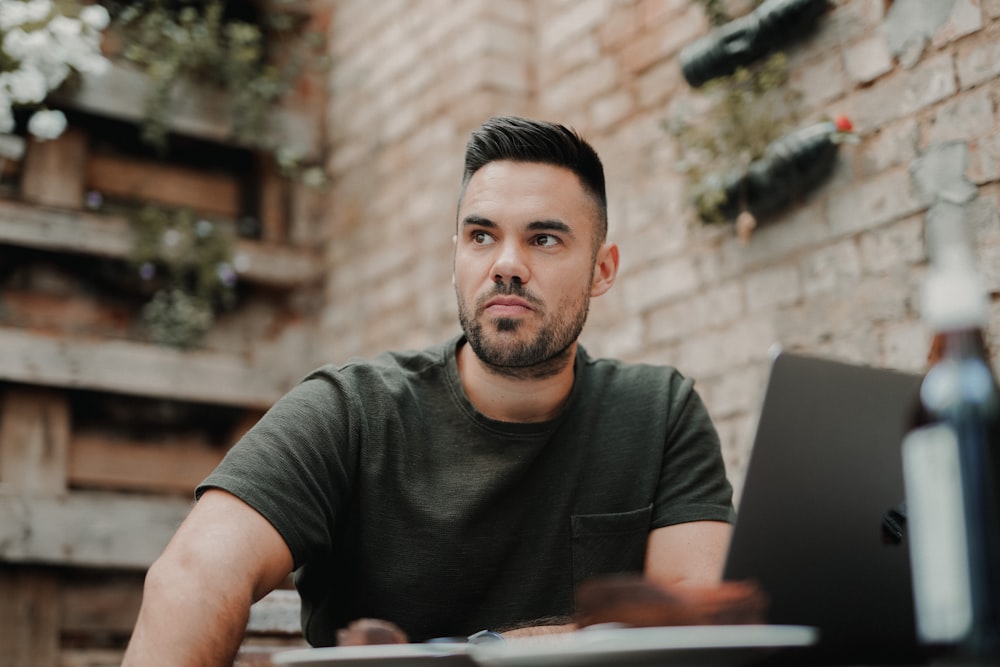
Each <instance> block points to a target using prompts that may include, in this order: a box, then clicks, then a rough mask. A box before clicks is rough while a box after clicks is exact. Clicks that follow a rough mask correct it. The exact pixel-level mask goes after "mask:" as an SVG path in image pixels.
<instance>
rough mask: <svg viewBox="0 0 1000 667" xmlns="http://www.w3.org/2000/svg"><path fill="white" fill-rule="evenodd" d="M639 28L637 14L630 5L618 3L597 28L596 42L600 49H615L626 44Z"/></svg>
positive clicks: (639, 22)
mask: <svg viewBox="0 0 1000 667" xmlns="http://www.w3.org/2000/svg"><path fill="white" fill-rule="evenodd" d="M640 26H641V21H640V20H639V16H638V12H636V11H635V8H634V7H633V6H631V3H618V4H616V5H615V6H614V7H612V9H611V11H610V12H609V14H608V16H607V18H606V19H605V20H604V21H602V22H601V24H600V25H599V26H597V41H598V43H599V44H600V46H601V48H602V49H607V50H613V49H617V48H619V47H621V46H622V45H623V44H625V43H626V42H628V40H630V39H631V38H632V37H633V35H634V34H635V32H636V31H637V30H638V29H639V28H640Z"/></svg>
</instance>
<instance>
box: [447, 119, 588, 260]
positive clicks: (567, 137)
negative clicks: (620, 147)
mask: <svg viewBox="0 0 1000 667" xmlns="http://www.w3.org/2000/svg"><path fill="white" fill-rule="evenodd" d="M498 160H511V161H513V162H540V163H543V164H550V165H553V166H556V167H564V168H566V169H569V170H570V171H572V172H573V173H574V174H576V177H577V178H578V179H580V185H581V186H582V187H583V189H584V191H586V192H587V193H588V194H589V195H590V196H591V197H593V199H594V202H595V203H596V204H597V210H598V228H597V242H598V243H603V242H604V239H605V237H606V236H607V233H608V196H607V193H606V192H605V188H604V166H603V165H602V164H601V158H600V157H598V155H597V151H595V150H594V148H593V147H592V146H591V145H590V144H588V143H587V142H586V141H584V140H583V138H582V137H580V135H579V134H577V133H576V132H575V131H574V130H571V129H569V128H568V127H566V126H564V125H557V124H555V123H547V122H545V121H540V120H528V119H526V118H519V117H517V116H501V117H493V118H490V119H489V120H488V121H486V122H485V123H483V124H482V126H480V127H479V128H478V129H477V130H475V131H473V133H472V136H471V138H470V139H469V142H468V144H466V146H465V173H464V175H463V176H462V192H461V195H464V193H465V188H466V186H467V185H468V184H469V180H470V179H471V178H472V176H473V175H474V174H475V173H476V172H477V171H479V170H480V169H481V168H482V167H484V166H486V165H487V164H489V163H490V162H496V161H498ZM461 195H460V196H459V199H461Z"/></svg>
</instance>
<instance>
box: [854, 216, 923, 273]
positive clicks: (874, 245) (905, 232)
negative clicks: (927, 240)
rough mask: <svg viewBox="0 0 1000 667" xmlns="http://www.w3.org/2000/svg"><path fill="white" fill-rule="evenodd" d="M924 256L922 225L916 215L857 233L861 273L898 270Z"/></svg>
mask: <svg viewBox="0 0 1000 667" xmlns="http://www.w3.org/2000/svg"><path fill="white" fill-rule="evenodd" d="M925 258H926V252H925V250H924V225H923V219H922V218H921V217H920V216H913V217H910V218H906V219H904V220H900V221H899V222H894V223H892V224H890V225H887V226H886V227H882V228H880V229H875V230H873V231H870V232H867V233H865V234H862V236H861V262H862V266H863V267H864V271H865V273H884V272H888V271H892V270H898V269H901V268H904V267H906V266H908V265H910V264H915V263H917V262H921V261H923V260H924V259H925Z"/></svg>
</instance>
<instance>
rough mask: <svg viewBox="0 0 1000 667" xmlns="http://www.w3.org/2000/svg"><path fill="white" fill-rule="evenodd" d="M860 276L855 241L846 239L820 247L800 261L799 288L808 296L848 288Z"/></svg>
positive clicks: (859, 258) (858, 256)
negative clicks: (800, 285) (800, 278)
mask: <svg viewBox="0 0 1000 667" xmlns="http://www.w3.org/2000/svg"><path fill="white" fill-rule="evenodd" d="M860 275H861V257H860V253H859V252H858V246H857V244H856V243H855V242H854V241H853V240H851V239H848V240H846V241H840V242H839V243H837V244H835V245H830V246H827V247H824V248H820V249H819V250H816V251H814V252H812V253H810V254H809V255H807V256H806V257H805V259H804V260H803V261H802V291H803V293H804V294H805V296H806V297H807V298H811V297H814V296H816V295H819V294H830V293H837V292H843V291H845V290H849V286H851V285H853V284H854V282H856V280H857V279H858V277H859V276H860Z"/></svg>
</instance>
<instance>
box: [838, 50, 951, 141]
mask: <svg viewBox="0 0 1000 667" xmlns="http://www.w3.org/2000/svg"><path fill="white" fill-rule="evenodd" d="M956 90H957V84H956V81H955V73H954V63H953V60H952V56H951V54H950V53H947V52H944V53H940V54H938V55H936V56H933V57H931V58H927V59H925V60H924V61H923V62H921V63H920V64H919V65H918V66H917V67H915V68H913V69H912V70H902V71H897V72H893V73H892V74H891V75H887V76H886V77H884V78H882V79H880V80H879V85H877V86H871V87H868V88H864V89H861V90H859V91H857V92H855V93H854V94H853V95H851V96H850V97H848V98H847V99H846V100H845V107H846V110H847V114H848V116H850V118H851V120H852V121H853V122H854V127H855V129H856V130H857V131H858V132H860V133H861V134H866V133H868V132H869V131H871V130H873V129H875V128H878V127H880V126H882V125H885V124H886V123H889V122H891V121H894V120H897V119H900V118H903V117H905V116H908V115H910V114H914V113H916V112H917V111H920V110H921V109H923V108H925V107H927V106H930V105H931V104H934V103H935V102H940V101H941V100H943V99H945V98H947V97H950V96H951V95H954V94H955V92H956Z"/></svg>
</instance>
